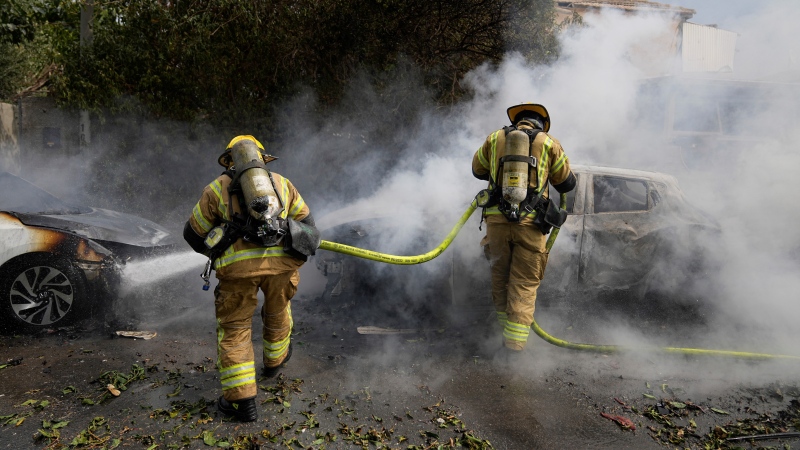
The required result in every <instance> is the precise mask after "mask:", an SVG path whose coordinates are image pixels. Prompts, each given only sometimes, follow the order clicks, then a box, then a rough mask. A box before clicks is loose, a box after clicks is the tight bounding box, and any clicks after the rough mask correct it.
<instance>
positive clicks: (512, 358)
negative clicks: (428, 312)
mask: <svg viewBox="0 0 800 450" xmlns="http://www.w3.org/2000/svg"><path fill="white" fill-rule="evenodd" d="M521 361H522V350H515V349H510V348H508V347H506V346H505V345H503V346H501V347H500V348H499V349H498V350H497V353H495V355H494V358H493V359H492V363H493V364H494V365H495V366H497V367H498V368H500V369H514V368H517V367H519V365H520V363H521Z"/></svg>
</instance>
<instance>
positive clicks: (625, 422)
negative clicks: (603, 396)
mask: <svg viewBox="0 0 800 450" xmlns="http://www.w3.org/2000/svg"><path fill="white" fill-rule="evenodd" d="M600 415H601V416H603V417H605V418H606V419H608V420H612V421H614V422H615V423H616V424H617V425H619V426H620V428H622V429H623V430H631V431H636V425H635V424H634V423H633V421H631V419H628V418H627V417H622V416H614V415H611V414H606V413H600Z"/></svg>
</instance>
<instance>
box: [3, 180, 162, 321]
mask: <svg viewBox="0 0 800 450" xmlns="http://www.w3.org/2000/svg"><path fill="white" fill-rule="evenodd" d="M0 190H1V191H2V192H3V196H2V197H0V331H2V332H8V331H10V332H18V331H37V330H43V329H47V328H49V327H53V326H62V325H65V324H69V323H71V322H73V321H75V320H78V319H83V318H88V317H90V316H92V315H94V314H96V313H99V312H100V311H102V310H104V309H106V308H107V307H108V306H110V305H111V304H112V303H113V302H114V301H115V300H116V298H117V294H118V292H119V286H120V283H121V279H122V267H123V266H125V265H126V264H127V263H128V262H129V261H135V260H139V259H144V258H148V257H152V256H156V255H161V254H164V253H166V252H171V251H174V250H175V248H176V247H177V242H176V241H175V239H174V237H173V236H172V235H171V234H170V233H169V232H168V231H167V230H166V229H165V228H164V227H162V226H161V225H158V224H156V223H155V222H152V221H150V220H147V219H144V218H142V217H137V216H134V215H131V214H126V213H122V212H117V211H111V210H107V209H100V208H91V207H87V206H82V205H74V204H70V203H68V202H64V201H63V200H61V199H59V198H58V197H56V196H54V195H52V194H50V193H49V192H47V191H45V190H43V189H41V188H39V187H37V186H35V185H33V184H31V183H29V182H28V181H26V180H24V179H22V178H20V177H18V176H15V175H13V174H10V173H7V172H0Z"/></svg>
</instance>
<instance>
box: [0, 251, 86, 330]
mask: <svg viewBox="0 0 800 450" xmlns="http://www.w3.org/2000/svg"><path fill="white" fill-rule="evenodd" d="M74 292H75V289H74V287H73V286H72V283H71V282H70V280H69V278H68V277H67V276H66V275H65V274H64V272H62V271H60V270H58V269H56V268H53V267H48V266H36V267H31V268H29V269H27V270H25V271H24V272H22V273H21V274H19V276H17V278H16V279H15V280H14V282H13V283H12V284H11V292H10V298H9V300H10V302H11V309H12V310H13V311H14V314H16V316H17V318H19V319H20V320H22V321H23V322H27V323H29V324H31V325H38V326H42V325H50V324H52V323H55V322H58V321H59V320H61V319H63V318H64V316H66V315H67V313H69V311H70V309H71V308H72V302H73V300H74Z"/></svg>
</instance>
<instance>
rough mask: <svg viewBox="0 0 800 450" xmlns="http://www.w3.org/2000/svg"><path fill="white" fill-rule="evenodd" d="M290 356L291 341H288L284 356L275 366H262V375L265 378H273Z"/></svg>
mask: <svg viewBox="0 0 800 450" xmlns="http://www.w3.org/2000/svg"><path fill="white" fill-rule="evenodd" d="M291 357H292V343H291V342H289V350H288V351H287V352H286V358H284V360H283V361H282V362H281V363H280V364H278V365H277V366H275V367H264V372H263V373H264V376H265V377H267V378H275V376H276V375H278V372H280V371H281V369H282V368H283V367H284V366H285V365H286V363H287V362H289V358H291Z"/></svg>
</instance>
